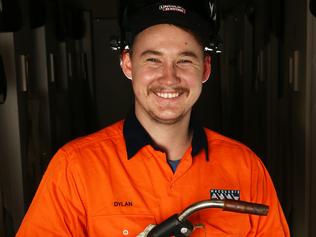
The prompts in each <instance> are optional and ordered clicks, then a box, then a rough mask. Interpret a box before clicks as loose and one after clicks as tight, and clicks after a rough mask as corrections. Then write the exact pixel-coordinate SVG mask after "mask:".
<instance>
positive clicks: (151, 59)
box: [146, 58, 160, 63]
mask: <svg viewBox="0 0 316 237" xmlns="http://www.w3.org/2000/svg"><path fill="white" fill-rule="evenodd" d="M146 61H147V62H152V63H159V62H160V60H159V59H158V58H147V59H146Z"/></svg>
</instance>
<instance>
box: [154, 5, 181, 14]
mask: <svg viewBox="0 0 316 237" xmlns="http://www.w3.org/2000/svg"><path fill="white" fill-rule="evenodd" d="M159 10H160V11H164V12H169V11H172V12H181V13H183V14H185V13H186V10H185V9H184V8H183V7H181V6H177V5H160V6H159Z"/></svg>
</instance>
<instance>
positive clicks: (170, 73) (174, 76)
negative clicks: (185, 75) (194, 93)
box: [160, 63, 181, 85]
mask: <svg viewBox="0 0 316 237" xmlns="http://www.w3.org/2000/svg"><path fill="white" fill-rule="evenodd" d="M160 80H161V83H163V84H165V85H174V84H177V83H179V82H180V81H181V79H180V77H179V73H178V70H177V67H176V65H175V63H166V64H165V65H164V68H163V74H162V77H161V78H160Z"/></svg>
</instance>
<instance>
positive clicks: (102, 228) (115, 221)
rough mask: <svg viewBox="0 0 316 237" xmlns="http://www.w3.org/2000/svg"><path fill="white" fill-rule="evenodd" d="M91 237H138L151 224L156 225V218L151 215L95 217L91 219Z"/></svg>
mask: <svg viewBox="0 0 316 237" xmlns="http://www.w3.org/2000/svg"><path fill="white" fill-rule="evenodd" d="M91 222H92V223H91V226H90V227H89V230H88V232H89V236H98V237H113V236H115V237H120V236H133V237H135V236H137V235H138V234H139V233H141V232H142V231H143V230H144V229H145V228H146V227H147V226H148V225H149V224H155V223H156V221H155V218H154V216H150V215H106V216H94V217H92V219H91Z"/></svg>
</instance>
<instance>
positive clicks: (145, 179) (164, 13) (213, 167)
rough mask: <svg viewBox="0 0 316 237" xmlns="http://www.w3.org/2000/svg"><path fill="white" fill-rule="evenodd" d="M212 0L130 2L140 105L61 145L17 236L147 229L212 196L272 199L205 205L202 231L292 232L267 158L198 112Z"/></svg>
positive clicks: (128, 55)
mask: <svg viewBox="0 0 316 237" xmlns="http://www.w3.org/2000/svg"><path fill="white" fill-rule="evenodd" d="M212 6H213V5H212V4H211V3H210V2H209V1H207V0H205V1H204V0H201V1H196V0H195V1H193V0H186V1H185V0H182V1H180V0H178V1H176V0H158V1H157V0H155V1H154V0H148V1H136V0H134V1H129V2H128V6H127V8H126V10H125V11H124V14H123V20H122V31H123V35H124V36H125V37H124V39H125V40H124V43H123V48H124V50H122V55H121V67H122V70H123V72H124V74H125V75H126V77H127V78H129V79H130V80H131V83H132V87H133V90H134V94H135V103H134V108H133V109H132V110H131V112H130V113H129V115H128V116H127V118H126V119H125V120H123V121H118V122H117V123H115V124H113V125H111V126H109V127H107V128H104V129H102V130H101V131H99V132H96V133H94V134H91V135H88V136H86V137H83V138H80V139H77V140H75V141H72V142H70V143H69V144H66V145H65V146H64V147H62V148H61V149H60V150H59V151H58V152H57V154H56V155H55V156H54V158H53V159H52V161H51V163H50V165H49V167H48V169H47V171H46V173H45V175H44V177H43V180H42V182H41V184H40V186H39V189H38V191H37V193H36V196H35V197H34V200H33V202H32V204H31V206H30V208H29V210H28V212H27V214H26V216H25V218H24V221H23V223H22V225H21V227H20V230H19V232H18V234H17V236H19V237H21V236H32V237H33V236H35V237H36V236H98V237H101V236H110V237H112V236H137V235H138V234H139V233H141V232H142V231H143V230H144V229H145V228H146V226H148V225H150V224H157V223H160V222H162V221H163V220H165V219H166V218H168V217H169V216H172V215H173V214H174V213H179V212H181V211H182V210H183V209H184V208H186V207H187V206H189V205H191V204H192V203H195V202H198V201H201V200H206V199H233V200H243V201H248V202H255V203H263V204H266V205H268V206H269V207H270V211H269V214H268V215H267V216H254V215H248V214H236V213H230V212H222V211H219V210H214V209H209V210H204V211H202V212H200V213H199V214H198V215H195V216H193V217H192V218H191V219H190V221H191V222H192V223H193V224H194V225H197V226H203V227H204V228H197V229H196V230H195V231H194V232H193V234H192V236H195V237H197V236H235V237H237V236H238V237H240V236H248V237H250V236H266V237H271V236H274V237H283V236H289V230H288V226H287V223H286V220H285V218H284V215H283V212H282V208H281V206H280V204H279V201H278V198H277V195H276V192H275V190H274V187H273V183H272V181H271V179H270V177H269V174H268V172H267V170H266V169H265V167H264V165H263V164H262V162H261V161H260V159H259V158H258V157H257V156H256V155H255V154H254V153H253V152H252V151H251V150H250V149H249V148H247V147H246V146H244V145H243V144H241V143H239V142H237V141H234V140H232V139H229V138H227V137H224V136H222V135H220V134H218V133H215V132H213V131H211V130H209V129H207V128H203V127H202V126H201V125H200V124H198V123H197V122H196V121H195V119H194V118H193V115H192V107H193V105H194V104H195V102H196V101H197V100H198V98H199V96H200V94H201V91H202V86H203V83H204V82H206V81H207V80H208V78H209V76H210V73H211V67H210V62H211V58H210V55H209V54H208V52H207V51H208V49H209V46H210V40H211V35H212V34H213V33H214V32H213V30H214V28H213V25H212V23H211V22H212V20H211V19H213V17H214V12H212V11H213V10H212V9H213V8H212ZM167 237H168V236H167Z"/></svg>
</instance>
